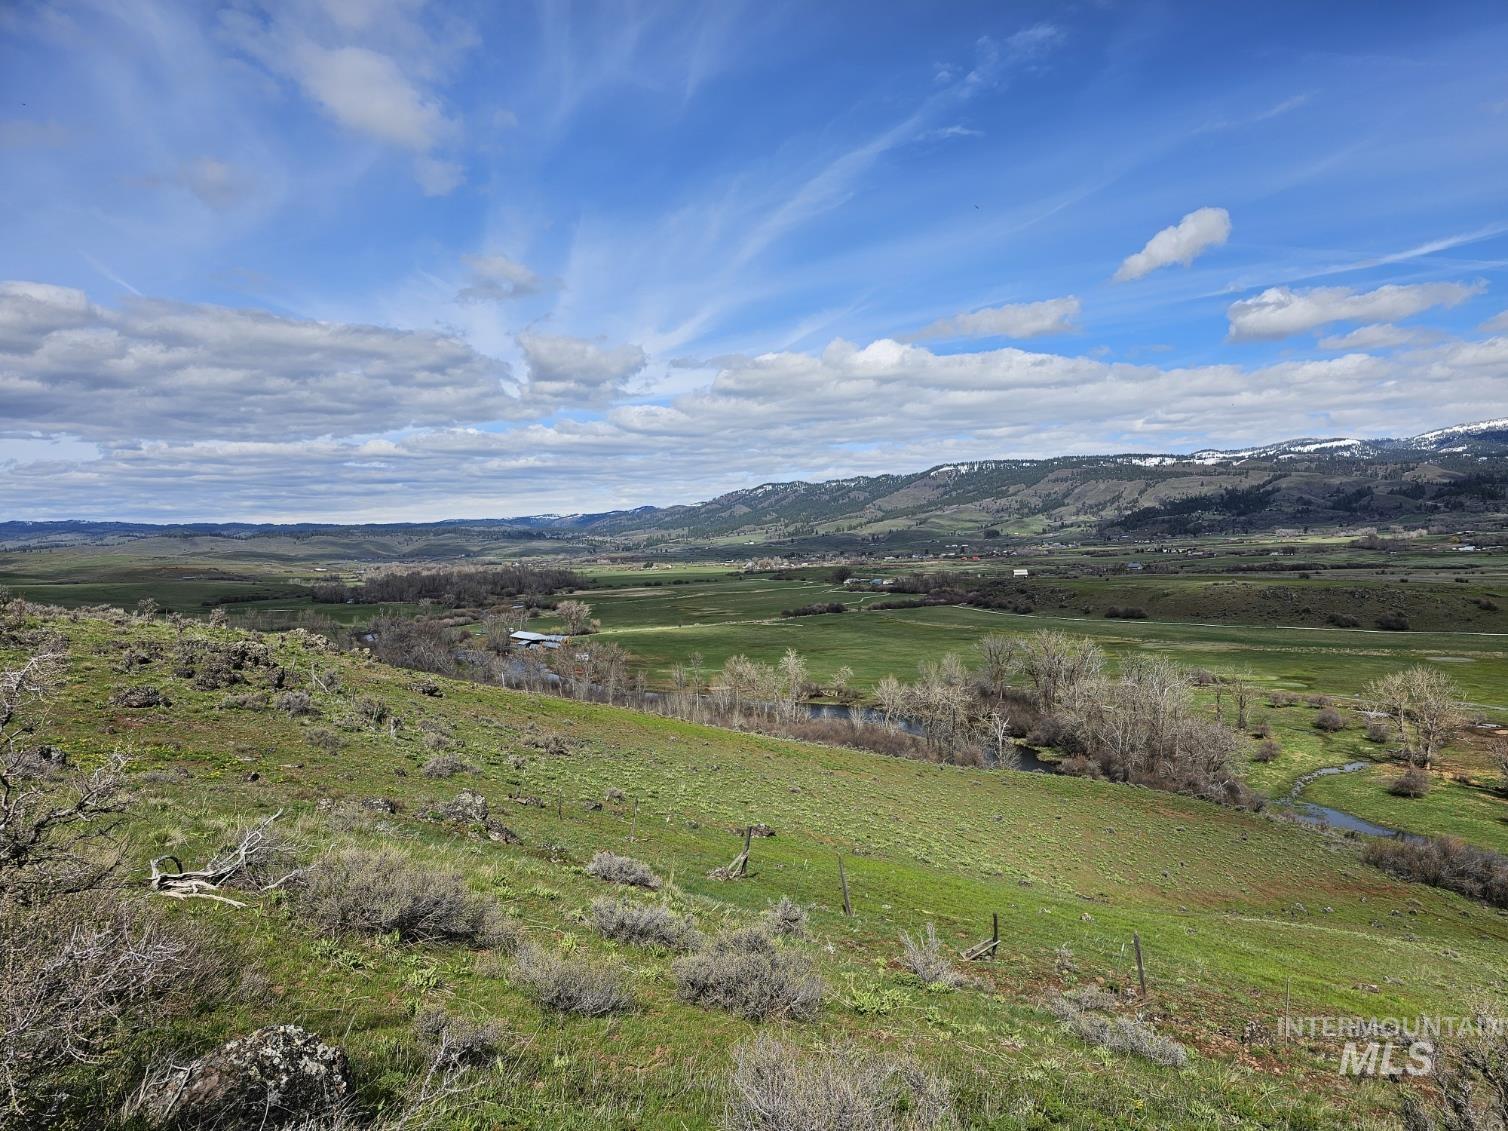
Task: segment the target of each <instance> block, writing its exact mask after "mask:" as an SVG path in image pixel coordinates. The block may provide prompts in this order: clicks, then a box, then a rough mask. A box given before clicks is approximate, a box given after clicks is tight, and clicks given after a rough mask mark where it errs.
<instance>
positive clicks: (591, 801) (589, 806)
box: [581, 797, 602, 813]
mask: <svg viewBox="0 0 1508 1131" xmlns="http://www.w3.org/2000/svg"><path fill="white" fill-rule="evenodd" d="M581 807H582V808H583V809H585V810H586V811H587V812H588V813H595V812H597V811H598V810H599V809H601V808H602V802H600V801H598V800H597V799H596V798H594V797H588V798H587V799H586V800H585V801H583V802H582V803H581Z"/></svg>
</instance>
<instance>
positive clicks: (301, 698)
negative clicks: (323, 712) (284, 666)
mask: <svg viewBox="0 0 1508 1131" xmlns="http://www.w3.org/2000/svg"><path fill="white" fill-rule="evenodd" d="M277 709H278V710H279V711H282V712H283V714H285V715H288V716H289V717H291V718H297V717H299V716H300V715H312V714H314V701H313V700H312V699H310V698H309V693H308V692H307V691H285V692H283V693H282V694H281V695H279V696H278V697H277Z"/></svg>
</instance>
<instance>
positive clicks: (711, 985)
mask: <svg viewBox="0 0 1508 1131" xmlns="http://www.w3.org/2000/svg"><path fill="white" fill-rule="evenodd" d="M671 972H672V973H673V974H674V975H675V981H676V992H677V993H678V994H679V996H680V998H681V1000H682V1001H687V1002H690V1003H692V1004H693V1005H701V1006H706V1007H709V1008H713V1009H724V1010H727V1011H728V1012H729V1013H733V1014H736V1015H738V1016H739V1017H744V1018H747V1019H749V1020H751V1021H764V1020H769V1019H771V1018H785V1019H788V1020H792V1021H804V1020H806V1019H808V1018H810V1017H812V1016H813V1015H814V1014H815V1013H816V1012H817V1009H818V1007H820V1006H821V1004H822V994H823V990H824V988H825V987H824V986H823V984H822V979H821V978H820V977H819V976H818V975H817V973H816V971H815V970H814V969H813V967H812V963H811V961H810V960H809V959H808V958H807V957H806V956H805V955H802V954H796V953H794V952H791V951H788V950H784V949H782V948H781V947H778V946H776V945H775V942H774V940H773V939H771V938H770V936H769V935H767V934H765V933H764V932H763V931H761V930H758V929H757V928H746V929H744V930H741V931H734V932H732V933H731V934H727V935H723V936H721V937H720V938H718V939H715V940H714V941H713V943H712V945H711V946H709V947H708V948H707V949H706V950H703V951H702V952H700V953H698V954H691V955H687V956H686V957H685V958H680V959H677V960H676V962H675V964H674V965H673V966H672V967H671Z"/></svg>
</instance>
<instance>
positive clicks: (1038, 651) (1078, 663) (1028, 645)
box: [1012, 631, 1105, 711]
mask: <svg viewBox="0 0 1508 1131" xmlns="http://www.w3.org/2000/svg"><path fill="white" fill-rule="evenodd" d="M1012 643H1013V644H1014V658H1013V664H1014V667H1015V670H1017V671H1019V672H1021V674H1022V675H1023V676H1025V677H1026V680H1027V682H1028V683H1030V684H1031V686H1032V691H1033V693H1034V695H1035V696H1036V700H1037V706H1038V707H1039V708H1040V709H1041V710H1043V711H1051V710H1053V709H1054V708H1056V707H1057V705H1058V704H1059V703H1060V702H1062V701H1063V700H1064V699H1065V698H1067V697H1068V696H1070V695H1072V694H1073V692H1074V690H1075V689H1076V688H1077V687H1079V686H1080V685H1082V684H1084V683H1086V682H1088V681H1090V680H1093V679H1095V678H1097V677H1098V676H1099V674H1100V672H1101V671H1102V670H1103V669H1104V666H1105V654H1104V653H1103V652H1102V651H1100V649H1099V646H1098V645H1096V644H1095V643H1094V642H1093V641H1090V640H1085V639H1084V638H1083V637H1078V636H1070V635H1068V634H1067V633H1065V632H1056V631H1049V632H1034V633H1032V634H1031V635H1030V636H1025V637H1020V638H1018V639H1016V640H1014V641H1013V642H1012Z"/></svg>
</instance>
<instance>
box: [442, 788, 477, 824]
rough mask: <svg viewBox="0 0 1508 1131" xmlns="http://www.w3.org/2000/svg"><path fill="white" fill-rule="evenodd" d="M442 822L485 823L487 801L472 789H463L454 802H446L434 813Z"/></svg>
mask: <svg viewBox="0 0 1508 1131" xmlns="http://www.w3.org/2000/svg"><path fill="white" fill-rule="evenodd" d="M435 813H436V816H438V817H439V819H440V820H442V821H464V822H466V823H467V824H476V825H482V824H486V823H487V799H486V798H485V797H483V796H482V795H481V794H480V793H478V792H476V790H474V789H463V790H461V792H460V793H458V794H456V796H455V800H454V801H450V802H447V803H446V804H444V805H442V806H440V808H439V809H437V810H436V811H435Z"/></svg>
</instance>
